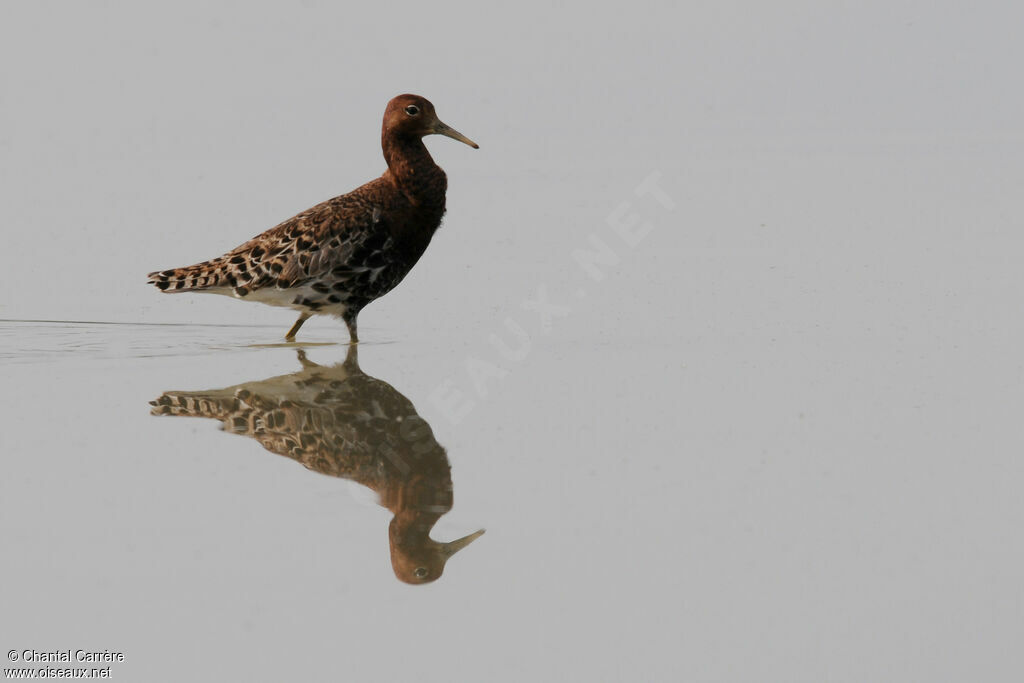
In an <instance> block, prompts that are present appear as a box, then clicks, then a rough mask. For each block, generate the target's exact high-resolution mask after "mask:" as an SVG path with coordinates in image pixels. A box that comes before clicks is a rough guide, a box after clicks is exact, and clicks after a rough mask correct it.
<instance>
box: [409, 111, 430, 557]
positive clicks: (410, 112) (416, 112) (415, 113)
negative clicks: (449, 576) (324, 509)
mask: <svg viewBox="0 0 1024 683" xmlns="http://www.w3.org/2000/svg"><path fill="white" fill-rule="evenodd" d="M405 113H406V114H408V115H409V116H416V115H417V114H419V113H420V108H419V107H417V106H416V105H415V104H410V105H409V106H408V107H406V108H405ZM420 569H423V568H422V567H420ZM424 571H426V570H425V569H424Z"/></svg>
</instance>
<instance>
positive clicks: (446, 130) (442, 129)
mask: <svg viewBox="0 0 1024 683" xmlns="http://www.w3.org/2000/svg"><path fill="white" fill-rule="evenodd" d="M430 132H431V133H437V134H438V135H447V136H448V137H450V138H451V139H453V140H458V141H459V142H465V143H466V144H467V145H469V146H470V147H472V148H473V149H480V145H478V144H476V143H475V142H473V141H472V140H470V139H469V138H467V137H466V136H465V135H463V134H462V133H460V132H459V131H457V130H455V129H454V128H452V127H451V126H449V125H448V124H447V123H441V122H440V121H437V122H436V123H434V127H433V128H431V130H430ZM473 538H476V537H475V536H474V537H473ZM470 540H472V539H470ZM454 542H455V543H457V542H458V541H454Z"/></svg>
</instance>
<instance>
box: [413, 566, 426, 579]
mask: <svg viewBox="0 0 1024 683" xmlns="http://www.w3.org/2000/svg"><path fill="white" fill-rule="evenodd" d="M429 573H430V572H428V571H427V568H426V567H416V570H415V571H413V574H415V575H416V578H417V579H422V578H423V577H424V576H426V575H427V574H429Z"/></svg>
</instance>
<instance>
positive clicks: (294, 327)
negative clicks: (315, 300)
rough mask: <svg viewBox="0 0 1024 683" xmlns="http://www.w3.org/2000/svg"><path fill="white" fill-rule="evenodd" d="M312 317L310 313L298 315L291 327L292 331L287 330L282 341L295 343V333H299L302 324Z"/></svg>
mask: <svg viewBox="0 0 1024 683" xmlns="http://www.w3.org/2000/svg"><path fill="white" fill-rule="evenodd" d="M312 315H313V314H312V313H303V314H302V315H300V316H299V319H298V320H296V321H295V324H294V325H292V329H290V330H288V334H286V335H284V340H285V341H295V333H296V332H298V331H299V328H300V327H302V323H304V322H306V321H307V320H309V319H310V317H312Z"/></svg>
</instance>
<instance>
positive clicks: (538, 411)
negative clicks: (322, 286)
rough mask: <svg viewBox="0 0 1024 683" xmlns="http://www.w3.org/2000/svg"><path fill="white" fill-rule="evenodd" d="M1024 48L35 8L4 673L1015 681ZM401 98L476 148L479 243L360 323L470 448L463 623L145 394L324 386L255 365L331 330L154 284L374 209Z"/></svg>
mask: <svg viewBox="0 0 1024 683" xmlns="http://www.w3.org/2000/svg"><path fill="white" fill-rule="evenodd" d="M1022 15H1024V11H1022V10H1021V9H1019V8H1018V7H1017V6H1014V5H1013V4H1011V3H991V4H986V3H981V4H978V3H971V4H967V3H935V2H932V3H911V2H896V3H893V2H886V3H846V2H833V3H771V6H768V3H699V4H693V3H691V4H688V5H687V6H685V7H679V6H678V5H677V4H675V3H666V4H650V5H648V4H643V3H629V4H628V5H624V6H621V7H602V6H597V5H585V4H578V5H572V4H556V5H554V6H551V5H547V4H544V5H523V4H516V5H513V4H506V5H504V6H498V7H480V6H475V5H470V4H466V5H451V4H445V3H438V2H432V3H417V4H415V5H406V4H399V3H387V4H384V3H380V4H368V3H364V4H359V5H356V4H349V5H346V6H341V5H339V4H334V3H317V2H306V3H301V4H279V5H275V6H273V7H255V6H254V5H252V4H247V3H237V4H217V5H211V4H210V3H196V4H187V3H186V4H175V5H173V6H171V5H167V6H163V7H158V6H155V5H149V6H144V5H141V4H129V3H90V4H85V3H80V4H73V3H8V4H6V5H5V8H4V17H3V20H2V21H0V75H2V79H3V80H2V87H0V187H2V190H0V192H2V194H0V201H2V207H0V208H2V216H3V236H4V245H5V254H4V256H5V258H4V265H3V268H2V269H0V287H2V290H0V291H2V297H0V317H2V318H4V319H5V320H7V321H8V322H4V323H2V324H0V359H2V362H3V378H4V381H3V384H4V389H3V391H2V392H0V401H2V403H0V414H2V415H3V416H4V418H3V430H2V436H0V439H2V449H3V453H4V463H5V472H4V476H3V478H2V479H0V501H2V502H0V515H2V517H0V533H2V535H3V538H4V539H5V544H4V553H3V554H4V559H3V564H2V566H3V577H4V581H3V587H2V592H0V606H2V607H0V610H2V613H3V617H2V619H0V647H3V649H4V651H6V650H8V649H12V648H14V649H25V648H35V649H39V650H52V649H65V648H72V649H74V648H79V647H83V648H92V649H103V648H108V649H113V650H120V651H123V652H125V653H126V657H127V661H126V662H125V663H124V664H120V665H116V664H115V665H114V667H113V673H114V677H115V679H121V680H144V681H163V680H168V681H170V680H241V679H243V678H244V679H246V680H268V681H269V680H339V679H341V680H365V681H376V680H380V681H390V680H396V679H399V678H415V679H417V680H422V681H441V680H446V681H450V680H509V681H521V680H607V681H620V680H621V681H639V680H652V681H655V680H656V681H669V680H688V681H750V680H766V681H815V682H817V681H865V680H871V681H943V680H948V681H963V680H985V681H1017V680H1020V679H1021V677H1022V675H1024V663H1022V661H1021V655H1020V648H1019V644H1020V642H1021V640H1022V636H1024V628H1022V624H1021V608H1022V591H1021V585H1020V576H1021V573H1022V569H1024V567H1022V564H1024V563H1022V550H1024V549H1022V543H1021V540H1020V531H1019V529H1020V526H1021V521H1022V519H1021V518H1022V511H1024V504H1022V502H1021V497H1020V494H1019V481H1020V478H1021V475H1022V466H1021V463H1020V453H1021V446H1022V444H1024V428H1022V421H1021V420H1020V418H1019V416H1018V414H1019V412H1020V407H1021V405H1022V399H1024V390H1022V379H1024V364H1022V361H1021V353H1020V348H1021V346H1022V343H1021V336H1022V335H1021V332H1022V326H1021V324H1020V321H1019V319H1020V299H1021V293H1022V292H1021V289H1022V288H1021V284H1020V283H1021V278H1020V267H1019V263H1020V258H1021V252H1022V247H1024V239H1022V237H1021V234H1020V219H1019V216H1020V214H1021V208H1022V206H1021V205H1022V193H1021V191H1020V186H1021V180H1022V178H1024V173H1022V171H1024V168H1022V166H1024V162H1022V154H1021V153H1022V151H1024V129H1022V126H1021V121H1022V116H1024V93H1022V90H1021V88H1020V65H1021V63H1022V59H1024V47H1022V45H1021V41H1020V38H1019V31H1020V26H1021V21H1022V19H1024V16H1022ZM407 91H411V92H416V93H420V94H423V95H425V96H427V97H429V98H430V99H431V100H432V101H433V102H434V103H435V104H436V106H437V108H438V111H439V113H440V115H441V117H442V118H443V119H444V120H445V121H446V122H447V123H449V124H451V125H452V126H454V127H456V128H458V129H459V130H460V131H462V132H464V133H465V134H467V135H468V136H470V137H472V138H473V139H475V140H476V141H477V142H479V143H480V145H481V149H480V150H478V151H474V150H471V149H469V148H467V147H464V146H461V145H458V144H457V143H455V142H453V141H450V140H445V139H432V140H429V141H428V145H429V146H430V148H431V149H432V152H433V153H434V155H435V158H436V159H437V161H438V162H439V163H440V164H441V165H442V166H443V167H444V168H445V169H446V171H447V172H448V174H449V184H450V192H449V213H448V217H447V219H446V223H445V226H444V227H443V228H442V230H441V231H440V232H439V233H438V235H437V236H436V238H435V240H434V242H433V244H432V245H431V247H430V249H429V250H428V252H427V254H426V256H425V257H424V259H423V260H422V261H421V262H420V264H419V265H418V266H417V267H416V269H414V271H413V272H412V274H411V275H410V276H409V277H408V278H407V279H406V281H405V282H404V283H403V284H402V285H401V286H400V287H399V288H398V289H397V290H396V291H394V292H393V293H391V294H389V295H388V296H387V297H386V298H385V299H383V300H381V301H380V302H377V303H375V304H374V305H373V306H371V307H370V308H369V309H367V311H366V312H365V313H364V314H363V316H362V317H361V318H360V323H361V325H360V332H361V336H363V337H365V339H366V343H365V344H363V345H361V349H362V350H361V354H360V358H361V360H362V365H363V368H364V370H366V371H367V372H368V373H370V374H371V375H374V376H378V377H380V378H381V379H383V380H385V381H388V382H390V383H391V384H393V385H394V386H395V387H396V388H397V389H398V390H399V391H401V392H402V393H403V394H405V395H406V396H407V397H408V398H409V399H410V400H412V401H413V403H414V404H415V405H416V407H417V409H418V410H419V412H420V414H421V415H422V416H423V417H424V418H425V419H427V420H428V422H430V424H431V426H432V427H433V429H434V432H435V433H436V435H437V438H438V441H439V442H440V443H441V444H443V445H444V446H445V447H446V448H447V450H448V453H449V458H450V460H451V463H452V468H453V478H454V481H455V500H456V505H455V508H454V510H453V511H452V512H451V513H450V514H449V515H447V516H446V517H444V518H443V519H442V521H441V522H440V523H439V525H438V527H437V529H436V533H435V536H436V537H438V538H443V539H450V538H454V537H456V536H458V535H462V534H465V533H468V532H469V531H472V530H474V529H476V528H477V527H480V526H485V527H487V529H488V533H487V534H486V535H485V536H484V537H483V538H482V539H480V540H479V541H477V542H476V544H474V545H473V546H472V547H471V548H469V549H466V550H465V551H464V552H463V553H462V554H460V555H459V556H457V557H455V558H454V559H453V560H452V561H451V563H450V564H449V567H448V569H447V570H446V572H445V576H444V577H442V578H441V579H440V580H439V581H438V582H437V583H435V584H431V585H430V586H426V587H409V586H405V585H402V584H400V583H398V582H397V581H396V580H395V579H394V577H393V575H392V574H391V570H390V567H389V564H388V557H387V542H386V528H387V520H388V519H389V513H388V512H387V511H385V510H383V509H381V508H379V507H376V506H375V505H374V504H373V502H372V495H371V494H370V493H369V492H368V491H365V490H361V489H358V487H355V486H354V485H350V484H348V483H346V482H342V481H338V480H332V479H329V478H327V477H320V476H316V475H313V474H311V473H309V472H306V471H305V470H304V469H303V468H301V467H299V466H298V465H296V464H295V463H293V462H289V461H286V460H285V459H284V458H280V457H278V456H274V455H272V454H269V453H267V452H265V451H263V450H262V449H261V448H260V447H259V446H258V445H257V444H256V443H255V442H253V441H250V440H247V439H243V438H239V437H236V436H229V435H226V434H223V433H221V432H219V431H217V429H216V426H215V425H214V424H213V423H210V422H204V421H199V420H195V421H186V420H179V419H165V420H157V419H156V418H152V417H150V416H149V415H148V406H147V405H146V402H147V401H148V400H150V399H152V398H155V397H156V396H158V395H159V394H160V393H161V392H162V391H164V390H167V389H202V388H210V387H218V386H226V385H230V384H235V383H238V382H243V381H247V380H258V379H262V378H264V377H269V376H271V375H275V374H281V373H286V372H292V371H295V370H297V369H298V364H297V363H296V361H295V354H294V351H293V350H291V349H287V348H273V347H271V348H264V347H262V346H261V345H266V344H273V343H275V342H277V341H279V337H280V336H281V335H282V334H283V332H284V331H285V329H287V327H288V325H290V324H291V322H292V315H291V313H289V312H286V311H281V310H275V309H270V308H267V307H263V306H252V305H242V304H240V303H238V302H232V301H229V300H227V299H223V298H212V297H211V298H203V297H200V296H192V297H187V296H183V297H160V296H158V295H157V294H156V292H155V291H150V290H149V289H148V288H147V287H146V286H145V284H144V275H145V273H146V272H148V271H150V270H153V269H158V268H165V267H171V266H178V265H185V264H188V263H193V262H196V261H199V260H203V259H205V258H208V257H211V256H214V255H217V254H220V253H222V252H223V251H225V250H227V249H229V248H231V247H233V246H235V245H236V244H238V243H240V242H241V241H243V240H245V239H247V238H249V237H251V236H252V235H254V234H256V233H258V232H260V231H262V230H264V229H266V228H268V227H271V226H272V225H274V224H275V223H277V222H278V221H280V220H282V219H285V218H287V217H289V216H291V215H292V214H294V213H296V212H297V211H299V210H301V209H304V208H306V207H307V206H310V205H312V204H314V203H316V202H318V201H321V200H323V199H325V198H328V197H330V196H333V195H336V194H339V193H341V192H344V191H347V190H349V189H352V188H354V187H355V186H357V185H359V184H360V183H362V182H365V181H366V180H369V179H370V178H372V177H374V176H376V175H377V174H379V173H380V172H381V171H382V170H383V167H384V165H383V160H382V158H381V156H380V149H379V125H380V115H381V113H382V111H383V107H384V104H385V103H386V102H387V100H388V99H389V98H390V97H391V96H393V95H395V94H397V93H400V92H407ZM651 174H658V175H657V176H656V177H657V178H658V182H659V184H660V187H662V188H663V190H664V192H666V193H667V195H668V197H669V198H670V200H671V205H672V208H667V207H666V206H665V205H663V204H662V203H659V202H658V201H656V199H655V198H654V197H652V196H649V195H648V196H638V195H637V193H636V188H637V186H638V185H639V184H640V183H641V182H642V181H644V179H646V178H649V177H651ZM624 205H625V206H624ZM624 216H625V217H632V216H636V217H637V218H636V219H635V220H637V221H638V225H650V232H649V234H647V235H646V237H645V238H644V239H643V240H642V241H640V243H639V244H637V245H636V246H635V247H628V246H626V245H625V244H624V243H623V242H622V241H621V239H620V238H619V237H618V236H617V235H616V233H615V232H614V231H613V229H612V227H611V226H610V224H609V221H610V220H611V221H612V222H615V221H616V220H618V219H622V218H623V217H624ZM626 220H634V219H632V218H627V219H626ZM592 235H596V236H597V237H598V239H600V240H603V241H604V242H605V243H606V244H608V245H609V247H610V248H611V249H612V250H613V252H614V254H615V257H616V258H617V263H616V264H614V265H610V266H606V267H604V268H603V272H604V273H605V277H604V278H603V279H602V280H600V281H595V280H593V279H592V278H590V277H589V276H588V274H587V273H586V272H585V271H584V269H582V268H581V267H580V265H579V263H578V262H577V260H576V259H574V257H573V253H574V252H575V251H578V250H581V249H588V248H591V246H590V245H592V242H591V236H592ZM540 289H543V292H544V293H545V294H546V296H547V298H548V299H550V300H551V301H552V302H555V303H557V304H559V305H560V306H561V307H563V310H562V313H563V314H564V315H560V316H558V317H555V318H554V319H551V320H550V321H549V322H550V327H549V328H545V327H544V325H543V324H542V322H543V321H542V319H541V318H540V317H539V316H537V315H536V313H535V312H533V311H531V310H529V308H528V307H527V308H524V305H523V304H524V302H528V301H530V300H532V299H536V298H537V295H538V291H539V290H540ZM23 319H36V320H40V319H42V320H58V321H85V322H87V323H95V322H100V321H106V322H123V323H130V324H127V325H121V326H111V325H97V324H42V323H25V322H9V321H12V320H23ZM507 319H512V320H513V321H514V322H515V324H518V325H519V326H520V327H522V328H523V329H525V330H527V332H528V333H529V334H530V336H531V346H530V349H529V352H528V353H527V354H526V355H525V357H523V358H522V359H520V360H510V359H508V358H503V357H502V356H501V355H500V354H499V353H498V351H497V350H496V349H495V348H494V347H493V345H492V343H491V341H490V337H491V336H492V335H499V336H503V337H505V338H511V337H510V336H509V333H508V332H507V328H506V320H507ZM142 323H147V324H149V323H187V324H188V326H185V327H180V326H167V327H165V326H148V325H143V324H142ZM196 324H209V325H211V326H209V327H199V326H195V325H196ZM226 325H238V327H230V326H226ZM303 332H304V334H305V335H306V337H305V338H306V340H308V341H312V342H324V343H328V342H337V341H339V340H340V339H341V338H342V336H343V327H342V326H341V325H340V324H339V323H337V322H336V321H332V320H328V319H320V320H313V321H311V322H310V323H308V324H307V326H306V328H305V329H304V330H303ZM310 354H311V356H312V357H314V359H315V360H318V361H320V362H323V363H327V364H330V363H335V362H339V361H340V360H341V359H342V358H343V356H344V348H343V347H341V346H325V347H323V348H314V349H312V350H311V351H310ZM484 363H487V364H489V365H483V364H484ZM495 367H497V368H500V374H501V375H502V376H501V378H497V377H491V376H488V377H490V378H489V379H486V380H481V382H482V384H481V386H475V385H474V382H473V376H474V375H473V373H474V372H476V373H480V372H482V371H481V368H484V370H483V371H486V372H491V373H495V372H499V371H496V370H494V369H493V368H495ZM439 387H455V388H456V389H457V390H459V391H461V392H462V393H463V395H464V398H465V399H466V400H472V401H473V405H472V408H471V409H470V410H469V411H468V413H467V414H466V415H464V416H463V417H462V418H461V419H460V420H453V419H451V415H450V411H449V410H447V409H446V408H445V406H444V405H443V403H442V402H440V401H438V400H437V390H438V388H439Z"/></svg>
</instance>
